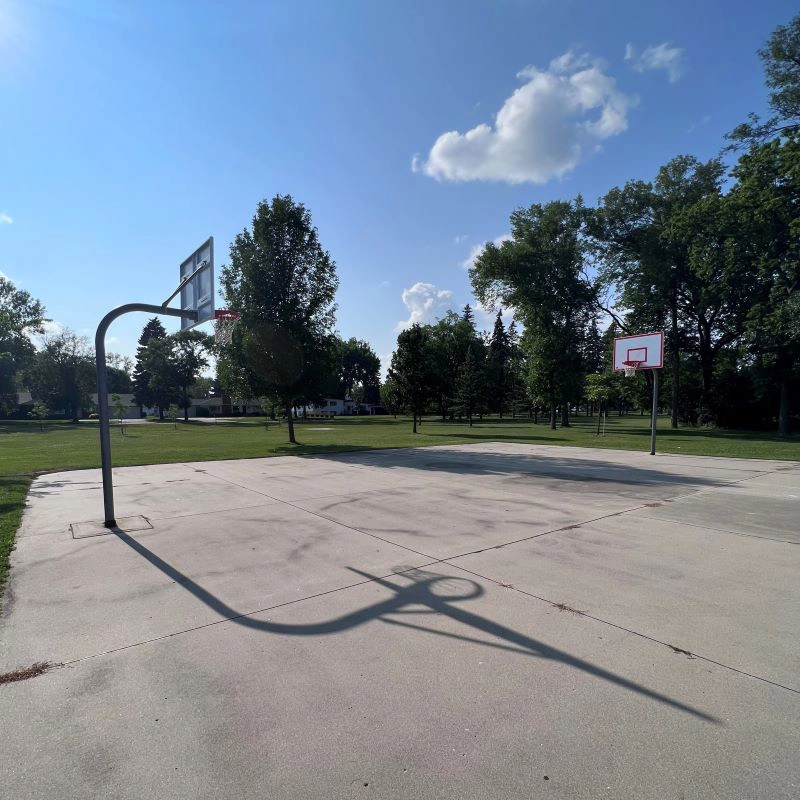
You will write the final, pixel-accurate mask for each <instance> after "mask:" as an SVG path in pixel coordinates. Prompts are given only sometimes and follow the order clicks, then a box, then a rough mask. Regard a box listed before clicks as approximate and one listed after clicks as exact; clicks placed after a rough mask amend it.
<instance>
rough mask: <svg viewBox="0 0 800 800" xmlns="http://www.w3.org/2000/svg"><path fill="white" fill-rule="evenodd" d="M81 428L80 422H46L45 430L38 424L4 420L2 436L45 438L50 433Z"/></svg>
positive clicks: (0, 432)
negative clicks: (36, 436)
mask: <svg viewBox="0 0 800 800" xmlns="http://www.w3.org/2000/svg"><path fill="white" fill-rule="evenodd" d="M80 427H81V424H80V422H45V424H44V428H43V429H42V428H41V427H40V426H39V423H38V422H23V421H22V420H3V421H2V422H0V434H4V433H34V434H39V435H40V436H43V435H45V434H48V433H51V434H52V433H59V432H63V431H75V430H78V429H79V428H80Z"/></svg>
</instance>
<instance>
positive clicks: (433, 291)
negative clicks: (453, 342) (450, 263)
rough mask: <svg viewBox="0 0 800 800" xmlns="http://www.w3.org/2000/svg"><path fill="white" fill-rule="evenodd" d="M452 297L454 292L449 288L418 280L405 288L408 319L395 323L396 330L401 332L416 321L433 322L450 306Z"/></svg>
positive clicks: (421, 322) (404, 295)
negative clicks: (441, 287)
mask: <svg viewBox="0 0 800 800" xmlns="http://www.w3.org/2000/svg"><path fill="white" fill-rule="evenodd" d="M452 299H453V293H452V292H451V291H450V290H449V289H439V288H438V287H436V286H434V285H433V284H432V283H421V282H418V283H415V284H414V285H413V286H412V287H411V288H409V289H403V303H404V304H405V307H406V308H407V309H408V319H405V320H400V322H398V323H397V325H395V328H394V329H395V331H397V332H398V333H399V332H400V331H403V330H405V329H406V328H410V327H411V326H412V325H413V324H414V323H415V322H419V323H420V324H425V323H428V322H433V320H434V319H435V318H436V317H437V316H441V315H442V314H444V312H445V311H447V309H449V308H450V304H451V301H452Z"/></svg>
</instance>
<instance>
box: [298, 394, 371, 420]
mask: <svg viewBox="0 0 800 800" xmlns="http://www.w3.org/2000/svg"><path fill="white" fill-rule="evenodd" d="M295 411H296V413H297V415H298V416H302V415H303V414H304V413H305V414H306V415H311V416H314V415H316V414H330V415H331V416H334V417H342V416H349V415H351V414H356V413H358V412H357V410H356V404H355V401H353V400H350V399H349V398H347V399H345V400H342V399H341V398H339V397H326V398H324V399H323V400H322V401H321V402H320V403H316V404H314V405H310V406H301V407H300V408H297V409H295Z"/></svg>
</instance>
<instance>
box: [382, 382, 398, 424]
mask: <svg viewBox="0 0 800 800" xmlns="http://www.w3.org/2000/svg"><path fill="white" fill-rule="evenodd" d="M380 396H381V405H382V406H384V407H385V408H387V409H389V413H390V414H392V416H395V417H396V416H397V412H398V410H399V409H400V406H401V405H402V398H401V397H400V389H399V387H398V385H397V383H396V382H395V380H394V379H393V378H391V377H389V378H387V379H386V380H385V381H384V382H383V383H382V384H381V395H380Z"/></svg>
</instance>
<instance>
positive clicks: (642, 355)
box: [626, 347, 647, 364]
mask: <svg viewBox="0 0 800 800" xmlns="http://www.w3.org/2000/svg"><path fill="white" fill-rule="evenodd" d="M626 361H641V362H642V363H644V364H646V363H647V348H646V347H632V348H631V349H630V350H628V358H627V359H626Z"/></svg>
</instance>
